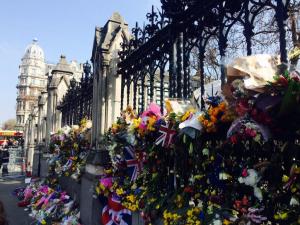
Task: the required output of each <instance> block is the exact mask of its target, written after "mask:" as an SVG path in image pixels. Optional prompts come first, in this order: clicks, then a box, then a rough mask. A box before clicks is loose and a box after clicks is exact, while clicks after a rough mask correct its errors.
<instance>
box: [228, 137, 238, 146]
mask: <svg viewBox="0 0 300 225" xmlns="http://www.w3.org/2000/svg"><path fill="white" fill-rule="evenodd" d="M230 141H231V142H232V143H233V144H236V143H237V142H238V138H237V135H232V136H231V137H230Z"/></svg>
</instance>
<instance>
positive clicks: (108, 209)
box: [101, 196, 132, 225]
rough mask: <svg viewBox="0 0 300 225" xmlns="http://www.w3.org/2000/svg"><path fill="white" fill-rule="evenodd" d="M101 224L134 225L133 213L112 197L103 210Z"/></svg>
mask: <svg viewBox="0 0 300 225" xmlns="http://www.w3.org/2000/svg"><path fill="white" fill-rule="evenodd" d="M117 205H118V206H117ZM101 222H102V224H103V225H132V217H131V211H130V210H128V209H125V208H124V207H123V206H122V205H121V203H120V202H119V201H118V199H116V198H113V196H111V197H109V198H108V204H107V205H106V206H105V207H104V208H103V210H102V217H101Z"/></svg>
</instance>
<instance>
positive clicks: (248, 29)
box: [244, 0, 254, 55]
mask: <svg viewBox="0 0 300 225" xmlns="http://www.w3.org/2000/svg"><path fill="white" fill-rule="evenodd" d="M249 4H250V2H249V0H247V1H245V3H244V11H245V24H244V36H245V39H246V46H247V55H252V41H251V39H252V36H253V34H254V33H253V25H252V23H251V21H250V10H249Z"/></svg>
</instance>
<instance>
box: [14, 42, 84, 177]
mask: <svg viewBox="0 0 300 225" xmlns="http://www.w3.org/2000/svg"><path fill="white" fill-rule="evenodd" d="M82 72H83V69H82V64H78V63H77V62H76V61H74V60H73V61H71V62H68V61H67V60H66V57H65V56H63V55H62V56H61V57H60V59H59V62H58V63H57V64H56V65H55V64H49V63H46V60H45V56H44V51H43V49H42V48H41V47H40V46H39V45H38V43H37V40H36V39H34V40H33V42H32V43H31V44H30V45H29V46H28V47H27V48H26V51H25V54H24V56H23V58H22V63H21V65H20V74H19V82H18V85H17V89H18V96H17V109H16V121H17V126H16V129H17V130H20V131H24V150H25V157H26V165H27V170H28V171H38V170H39V169H38V168H37V166H38V165H39V164H38V163H34V161H36V160H39V153H40V152H41V150H42V149H43V148H45V147H46V146H47V143H48V142H49V139H50V133H51V132H55V131H57V130H58V129H60V126H61V119H60V111H58V110H57V109H56V107H57V105H58V104H59V102H60V101H61V99H62V98H63V96H64V94H65V93H66V91H67V90H68V88H69V85H70V80H71V79H75V80H76V81H77V82H79V81H80V78H81V76H82Z"/></svg>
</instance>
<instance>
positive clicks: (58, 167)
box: [15, 119, 91, 225]
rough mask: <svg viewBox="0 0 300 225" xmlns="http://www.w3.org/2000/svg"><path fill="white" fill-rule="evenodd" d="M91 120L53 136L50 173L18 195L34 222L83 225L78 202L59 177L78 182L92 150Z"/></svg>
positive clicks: (22, 189)
mask: <svg viewBox="0 0 300 225" xmlns="http://www.w3.org/2000/svg"><path fill="white" fill-rule="evenodd" d="M90 132H91V121H88V120H86V119H84V120H82V121H81V123H80V125H79V126H73V127H68V126H66V127H64V128H63V129H62V130H60V131H58V132H57V133H55V134H52V135H51V141H50V148H49V149H50V154H51V157H50V159H49V160H48V164H49V176H48V177H47V179H45V180H33V179H32V182H31V183H30V184H29V185H27V186H26V187H24V188H17V189H16V190H15V194H16V196H17V197H18V199H19V200H20V201H19V203H18V205H19V206H20V207H27V210H29V211H30V216H31V217H32V219H33V223H32V224H52V225H55V224H61V225H80V222H79V217H80V215H79V207H78V203H77V202H76V201H74V200H72V199H71V197H70V196H69V195H67V193H66V192H64V191H63V190H61V187H60V185H59V182H58V181H59V179H60V177H62V176H64V177H70V178H71V179H74V180H75V181H77V182H79V181H80V177H81V174H82V171H83V170H84V167H85V164H86V158H87V154H88V150H89V149H90V138H91V137H90Z"/></svg>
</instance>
